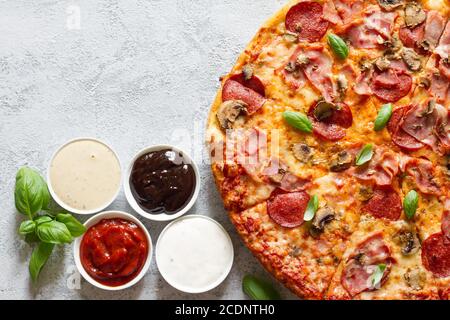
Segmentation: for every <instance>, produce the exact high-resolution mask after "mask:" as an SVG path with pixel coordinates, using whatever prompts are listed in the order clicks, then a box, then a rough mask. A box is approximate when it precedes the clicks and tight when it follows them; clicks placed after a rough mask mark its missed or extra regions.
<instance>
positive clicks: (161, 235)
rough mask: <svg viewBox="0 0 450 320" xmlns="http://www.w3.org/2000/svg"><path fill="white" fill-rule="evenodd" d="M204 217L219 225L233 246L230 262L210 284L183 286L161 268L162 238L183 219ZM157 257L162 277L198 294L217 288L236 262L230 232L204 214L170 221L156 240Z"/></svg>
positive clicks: (181, 289) (175, 285)
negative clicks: (194, 286) (196, 286)
mask: <svg viewBox="0 0 450 320" xmlns="http://www.w3.org/2000/svg"><path fill="white" fill-rule="evenodd" d="M199 218H201V219H204V220H206V221H209V222H212V223H213V224H215V225H217V227H218V228H219V229H220V230H221V231H222V232H223V233H224V235H225V237H226V239H227V241H228V243H229V246H230V248H231V251H230V257H229V259H230V260H229V262H228V264H227V265H226V266H225V269H224V272H223V274H222V275H221V276H220V277H219V278H217V279H216V281H214V282H212V283H210V284H209V285H208V286H205V287H202V288H189V287H186V286H182V285H180V284H178V283H176V282H174V281H172V279H170V278H169V277H168V276H167V275H166V274H165V271H164V269H162V268H161V262H159V261H158V259H159V258H158V257H159V255H158V253H159V252H161V248H160V243H161V239H162V238H163V237H164V235H165V233H166V232H167V230H169V229H170V228H171V227H172V226H173V225H174V224H175V223H177V222H179V221H182V220H187V219H199ZM205 241H208V239H205ZM155 259H156V265H157V267H158V270H159V272H160V273H161V275H162V277H163V278H164V280H166V282H167V283H168V284H170V285H171V286H172V287H174V288H175V289H177V290H179V291H182V292H186V293H192V294H198V293H204V292H208V291H210V290H212V289H214V288H216V287H217V286H219V285H220V284H221V283H222V282H223V281H225V279H226V278H227V277H228V275H229V273H230V271H231V268H232V267H233V262H234V248H233V242H232V241H231V238H230V235H229V234H228V232H227V231H226V230H225V228H224V227H223V226H222V225H221V224H220V223H218V222H217V221H216V220H214V219H212V218H210V217H207V216H203V215H195V214H193V215H188V216H185V217H181V218H179V219H177V220H175V221H172V222H171V223H169V224H168V225H167V226H166V227H165V228H164V230H163V231H162V232H161V233H160V235H159V237H158V241H157V242H156V246H155Z"/></svg>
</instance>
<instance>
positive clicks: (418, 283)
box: [403, 267, 427, 290]
mask: <svg viewBox="0 0 450 320" xmlns="http://www.w3.org/2000/svg"><path fill="white" fill-rule="evenodd" d="M403 277H404V278H405V281H406V283H407V284H408V286H410V287H411V288H412V289H413V290H422V289H423V287H424V286H425V282H426V280H427V274H426V273H425V272H424V271H422V270H420V269H419V268H418V267H416V268H413V269H411V268H408V270H407V271H406V273H405V274H404V275H403Z"/></svg>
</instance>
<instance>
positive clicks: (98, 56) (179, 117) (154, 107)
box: [0, 0, 292, 299]
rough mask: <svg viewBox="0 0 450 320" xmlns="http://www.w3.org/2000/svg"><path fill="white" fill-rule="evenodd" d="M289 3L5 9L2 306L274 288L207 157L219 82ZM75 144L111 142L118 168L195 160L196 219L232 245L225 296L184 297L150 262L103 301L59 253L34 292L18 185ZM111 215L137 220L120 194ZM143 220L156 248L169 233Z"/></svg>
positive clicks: (201, 0)
mask: <svg viewBox="0 0 450 320" xmlns="http://www.w3.org/2000/svg"><path fill="white" fill-rule="evenodd" d="M283 3H284V1H283V0H258V1H248V0H221V1H216V0H147V1H144V0H96V1H92V0H80V1H77V0H71V1H66V0H63V1H58V0H7V1H1V0H0V181H1V186H0V203H1V208H2V210H1V211H2V212H1V216H2V218H1V219H0V229H1V232H0V259H1V260H0V261H1V268H0V271H1V272H0V298H2V299H177V298H181V299H200V298H201V299H243V298H245V296H244V295H243V293H242V290H241V279H242V277H243V276H244V275H245V274H247V273H250V274H256V275H262V276H263V277H266V278H268V279H270V280H271V281H273V282H274V283H275V281H274V280H273V279H272V278H271V277H270V276H269V275H268V274H267V273H266V272H265V271H264V270H263V269H262V267H261V266H260V265H259V263H258V262H257V261H256V260H255V259H254V258H253V256H252V255H251V254H250V253H249V252H248V251H247V250H246V248H244V246H243V245H242V243H241V242H240V240H239V239H238V237H237V235H236V233H235V231H234V229H233V227H232V225H231V223H230V222H229V221H228V219H227V217H226V214H225V211H224V210H223V208H222V203H221V200H220V198H219V196H218V194H217V192H216V189H215V187H214V184H213V181H212V177H211V173H210V170H209V167H208V164H207V163H206V162H204V161H202V155H203V151H204V150H202V148H203V134H204V124H205V119H206V115H207V112H208V109H209V106H210V104H211V102H212V101H213V98H214V96H215V93H216V90H217V88H218V85H219V82H218V78H219V76H220V75H222V74H225V73H227V72H228V71H229V70H230V68H231V67H232V65H233V63H234V62H235V60H236V58H237V56H238V54H239V53H240V52H241V51H242V49H243V48H244V46H245V44H246V43H247V42H248V41H249V40H250V39H251V38H252V36H253V35H254V33H255V32H256V31H257V29H258V27H259V26H260V25H261V24H262V23H263V22H264V21H265V20H266V19H267V18H268V17H269V16H270V15H271V14H272V13H274V12H275V11H276V10H277V9H278V8H280V7H281V6H282V4H283ZM79 136H93V137H97V138H100V139H103V140H105V141H107V142H109V143H110V144H111V145H112V146H113V147H114V148H115V150H116V151H117V152H118V154H119V156H120V158H121V161H122V166H123V167H125V166H127V165H128V162H129V160H130V159H131V158H132V156H133V154H134V153H135V152H137V151H138V150H139V149H141V148H143V147H145V146H149V145H153V144H160V143H174V144H177V145H180V146H184V147H185V148H186V149H188V150H189V151H190V152H191V154H194V155H195V158H196V159H197V161H198V162H200V163H199V164H200V167H201V176H202V191H201V195H200V198H199V199H198V202H197V204H196V206H195V207H194V208H193V209H192V210H191V212H190V213H197V214H205V215H208V216H211V217H213V218H215V219H217V220H218V221H219V222H221V223H222V224H223V225H224V227H225V228H226V229H227V230H228V232H229V233H230V235H231V236H232V239H233V243H234V247H235V253H236V254H235V264H234V267H233V269H232V272H231V274H230V275H229V277H228V278H227V280H226V281H225V282H224V283H223V284H222V285H221V286H220V287H218V288H216V289H215V290H213V291H211V292H208V293H206V294H201V295H187V294H183V293H180V292H178V291H176V290H175V289H172V288H171V287H170V286H169V285H168V284H167V283H166V282H165V281H164V280H163V279H162V278H161V276H160V274H159V272H158V270H157V268H156V264H155V263H154V262H153V264H152V266H151V269H150V270H149V272H148V274H147V276H146V277H145V278H144V279H143V280H142V281H141V282H140V283H139V284H138V285H136V286H135V287H134V288H131V289H129V290H125V291H121V292H115V293H111V292H104V291H101V290H99V289H96V288H94V287H92V286H91V285H89V284H88V283H87V282H85V281H84V280H81V282H80V286H79V288H77V274H76V273H75V274H74V261H73V257H72V247H71V246H66V247H59V248H58V249H57V250H56V251H55V253H54V255H53V256H52V258H51V260H50V261H49V263H48V264H47V265H46V267H45V269H44V271H43V272H42V274H41V278H40V280H39V283H38V285H32V284H31V282H30V280H29V276H28V260H29V257H30V254H31V248H30V247H29V246H28V245H27V244H26V243H25V242H24V241H23V240H22V239H21V238H20V237H19V236H18V235H17V228H18V225H19V224H20V221H21V220H22V216H20V215H19V214H18V213H17V212H16V210H15V208H14V201H13V187H14V176H15V173H16V171H17V169H18V168H19V167H21V166H23V165H29V166H32V167H35V168H37V169H39V170H40V171H41V172H42V173H45V172H46V167H47V165H48V162H49V160H50V157H51V154H52V152H53V151H54V150H55V149H56V148H57V147H58V146H59V145H61V144H62V143H64V142H65V141H66V140H69V139H72V138H74V137H79ZM111 209H118V210H124V211H128V212H132V210H131V208H130V207H129V206H128V205H127V203H126V201H125V197H124V195H123V192H121V194H120V196H119V198H118V199H117V201H115V202H114V203H113V205H112V206H111ZM81 219H82V220H85V219H86V217H81ZM144 222H145V224H146V226H147V227H148V229H149V230H150V232H151V235H152V237H153V239H154V240H156V239H157V237H158V235H159V232H160V231H161V230H162V228H163V227H164V226H165V225H166V224H165V223H155V222H150V221H144ZM276 286H277V287H278V288H279V289H280V290H281V292H282V295H283V296H284V297H285V298H292V295H291V294H290V293H289V292H287V290H285V289H283V288H281V286H279V285H278V284H276Z"/></svg>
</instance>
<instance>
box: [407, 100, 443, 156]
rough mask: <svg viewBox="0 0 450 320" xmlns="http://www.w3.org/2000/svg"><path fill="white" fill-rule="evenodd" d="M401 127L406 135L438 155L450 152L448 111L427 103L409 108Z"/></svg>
mask: <svg viewBox="0 0 450 320" xmlns="http://www.w3.org/2000/svg"><path fill="white" fill-rule="evenodd" d="M432 105H434V106H432ZM401 127H402V129H403V130H404V131H405V132H406V133H408V134H409V135H411V136H413V137H414V138H415V139H417V140H418V141H420V142H422V143H423V144H425V145H427V146H429V147H431V148H432V149H433V150H434V151H436V152H438V153H440V154H446V153H448V152H449V151H450V124H449V115H448V110H447V109H446V108H445V107H443V106H442V105H440V104H437V103H436V104H433V102H432V101H428V102H426V103H423V104H421V105H418V106H415V107H413V108H411V109H410V110H409V111H408V112H407V113H406V115H405V118H404V121H403V123H402V125H401Z"/></svg>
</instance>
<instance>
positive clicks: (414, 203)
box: [403, 190, 419, 220]
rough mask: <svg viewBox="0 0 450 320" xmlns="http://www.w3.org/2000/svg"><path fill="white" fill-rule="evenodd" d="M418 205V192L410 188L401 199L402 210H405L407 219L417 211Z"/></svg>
mask: <svg viewBox="0 0 450 320" xmlns="http://www.w3.org/2000/svg"><path fill="white" fill-rule="evenodd" d="M418 205H419V194H418V193H417V192H416V191H415V190H411V191H409V192H408V194H407V195H406V197H405V199H404V200H403V210H404V211H405V214H406V217H408V219H410V220H411V219H412V218H414V216H415V215H416V212H417V207H418Z"/></svg>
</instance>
